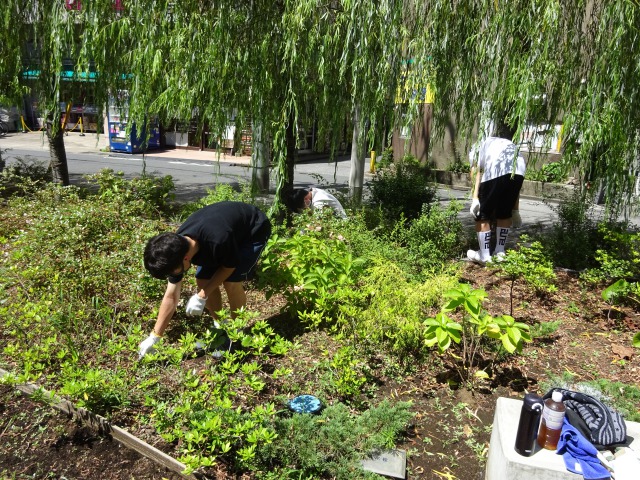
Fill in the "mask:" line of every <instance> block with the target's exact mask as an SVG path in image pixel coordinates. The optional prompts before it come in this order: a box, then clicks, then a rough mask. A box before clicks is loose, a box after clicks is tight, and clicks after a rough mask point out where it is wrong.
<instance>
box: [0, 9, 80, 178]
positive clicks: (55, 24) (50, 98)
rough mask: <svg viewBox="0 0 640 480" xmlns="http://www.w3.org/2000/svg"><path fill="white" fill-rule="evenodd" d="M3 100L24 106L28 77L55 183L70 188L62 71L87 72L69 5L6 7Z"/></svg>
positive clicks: (0, 78)
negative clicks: (39, 116) (80, 62)
mask: <svg viewBox="0 0 640 480" xmlns="http://www.w3.org/2000/svg"><path fill="white" fill-rule="evenodd" d="M2 10H3V11H2V23H3V30H2V31H3V32H4V33H3V35H2V42H0V43H2V46H1V47H0V67H1V68H0V70H1V72H2V73H0V87H2V93H1V94H0V96H2V97H4V98H5V100H8V101H12V102H13V103H15V104H20V103H21V101H22V98H21V97H22V95H23V94H25V93H27V89H26V88H25V87H24V83H23V80H24V77H25V76H26V72H29V73H28V77H29V83H28V86H29V87H30V88H31V90H32V92H31V93H32V94H33V95H34V97H35V98H36V99H37V102H38V110H39V113H40V115H41V117H42V118H43V121H44V123H45V125H44V127H45V129H46V135H47V140H48V142H49V150H50V152H51V167H52V173H53V179H54V181H55V182H58V183H61V184H64V185H68V184H69V172H68V168H67V158H66V153H65V149H64V139H63V134H64V132H63V130H62V129H61V128H60V121H61V114H62V112H61V108H60V102H61V101H63V100H64V99H62V98H61V95H60V93H61V89H62V88H61V87H62V82H63V81H64V80H65V78H66V77H65V75H64V73H63V72H65V71H71V72H78V71H80V70H82V69H84V68H83V67H81V66H80V65H79V64H78V63H77V62H76V59H78V58H79V51H80V49H82V48H83V41H82V34H81V30H80V29H79V26H80V25H79V23H78V22H77V19H78V17H77V15H76V13H77V12H75V11H73V10H71V9H68V8H67V4H66V3H65V2H64V1H54V2H42V1H36V0H21V1H14V0H8V1H7V2H5V3H4V4H3V7H2Z"/></svg>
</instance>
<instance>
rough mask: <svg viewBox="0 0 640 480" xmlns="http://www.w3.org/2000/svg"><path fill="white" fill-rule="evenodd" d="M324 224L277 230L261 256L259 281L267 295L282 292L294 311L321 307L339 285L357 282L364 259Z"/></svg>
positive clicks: (289, 306) (290, 309)
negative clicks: (327, 233)
mask: <svg viewBox="0 0 640 480" xmlns="http://www.w3.org/2000/svg"><path fill="white" fill-rule="evenodd" d="M322 230H323V227H322V226H321V225H311V226H310V228H309V229H308V230H301V231H298V230H294V231H293V234H292V235H291V236H286V234H285V235H282V234H278V233H274V234H273V235H272V236H271V238H270V239H269V242H268V243H267V246H266V247H265V250H264V252H263V253H262V256H261V274H260V285H261V286H262V287H263V288H265V290H266V295H267V298H270V297H271V296H272V295H273V294H274V293H281V294H282V295H284V297H285V299H286V300H287V309H288V310H289V311H290V312H291V313H293V314H296V313H299V312H305V311H310V310H314V309H316V308H318V303H319V302H323V301H324V297H326V296H327V295H330V294H331V293H332V292H335V291H336V289H337V288H339V287H350V286H352V285H354V283H355V281H356V278H357V276H358V273H359V272H360V271H361V269H362V264H363V260H362V259H358V258H354V257H353V255H352V254H351V253H350V252H349V249H348V248H347V246H346V245H345V242H344V239H343V238H342V237H341V236H339V235H338V236H336V237H333V238H329V237H326V236H324V234H323V233H322Z"/></svg>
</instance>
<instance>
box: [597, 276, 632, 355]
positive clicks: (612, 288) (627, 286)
mask: <svg viewBox="0 0 640 480" xmlns="http://www.w3.org/2000/svg"><path fill="white" fill-rule="evenodd" d="M602 298H603V299H604V300H605V301H606V302H607V303H609V305H610V307H612V306H613V305H614V304H615V303H617V302H620V301H624V300H628V301H632V302H634V303H635V304H636V305H638V304H640V284H638V282H632V283H629V282H627V281H626V280H625V279H620V280H618V281H617V282H615V283H612V284H611V285H609V286H608V287H607V288H605V289H604V290H603V291H602ZM610 313H611V308H610V309H609V314H610ZM632 344H633V346H634V347H636V348H640V332H637V333H636V334H635V335H634V336H633V339H632Z"/></svg>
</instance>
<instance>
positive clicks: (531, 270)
mask: <svg viewBox="0 0 640 480" xmlns="http://www.w3.org/2000/svg"><path fill="white" fill-rule="evenodd" d="M528 240H529V237H528V236H527V235H522V236H521V237H520V242H521V243H520V244H519V245H518V248H517V249H513V250H508V251H507V252H506V255H505V256H504V257H503V259H502V260H501V261H500V262H494V263H493V264H494V265H495V266H496V268H497V269H498V271H499V275H501V276H503V277H506V278H508V279H509V280H510V281H511V288H510V290H509V298H510V303H511V310H510V312H511V315H513V288H514V285H515V282H516V281H517V280H518V279H522V280H523V281H524V282H525V283H526V284H527V285H528V286H530V287H532V288H533V289H534V291H535V292H536V294H537V295H547V294H550V293H553V292H555V291H556V290H557V288H556V286H555V284H554V283H553V282H554V281H555V278H556V274H555V273H554V271H553V264H552V263H551V261H550V260H549V259H548V258H547V256H546V254H545V251H544V247H543V246H542V244H541V243H540V242H537V241H535V242H531V243H530V244H529V245H527V244H526V243H527V242H528Z"/></svg>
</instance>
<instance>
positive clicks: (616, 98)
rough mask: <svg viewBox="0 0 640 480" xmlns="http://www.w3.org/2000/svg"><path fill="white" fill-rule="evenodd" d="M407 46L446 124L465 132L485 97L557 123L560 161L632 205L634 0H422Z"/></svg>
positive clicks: (519, 125) (638, 142) (517, 113)
mask: <svg viewBox="0 0 640 480" xmlns="http://www.w3.org/2000/svg"><path fill="white" fill-rule="evenodd" d="M416 8H417V11H416V13H417V15H418V17H419V18H421V21H422V22H423V25H424V28H423V29H422V34H421V35H420V36H419V37H416V39H415V41H414V42H412V43H411V45H410V54H411V55H412V56H413V57H415V58H418V59H420V60H421V66H422V68H423V69H424V70H425V72H428V74H429V75H430V76H431V82H432V85H433V86H434V88H435V90H436V96H435V105H434V112H435V115H436V117H437V119H438V120H439V121H438V122H437V124H438V125H439V126H440V127H441V128H443V127H444V125H445V124H446V119H447V118H448V117H449V116H453V117H454V118H456V119H457V123H458V124H459V125H460V126H461V129H462V130H463V131H466V133H467V134H470V132H471V130H472V128H473V127H474V125H477V123H478V120H479V119H480V118H481V117H482V116H483V111H482V108H483V102H490V104H491V106H492V110H493V111H494V112H496V111H498V112H505V111H506V112H508V115H507V118H506V119H505V120H506V123H508V124H511V125H512V126H514V127H515V128H516V130H517V132H518V133H519V132H521V131H522V130H523V129H524V128H525V127H526V125H527V123H529V122H532V123H537V124H548V125H555V124H556V123H562V124H563V144H564V151H563V153H564V155H563V158H564V161H565V162H566V164H567V166H568V167H569V168H572V169H576V170H577V171H578V172H580V174H581V176H582V177H590V178H594V177H598V176H599V177H600V178H601V179H602V180H604V181H605V185H606V189H607V193H608V199H609V201H610V204H611V206H612V207H614V208H615V207H624V206H628V205H630V203H631V202H632V201H633V199H634V184H635V181H636V179H637V177H638V173H639V170H640V168H639V167H640V165H639V161H640V160H639V152H640V108H639V101H640V68H639V67H638V54H637V52H638V51H640V31H639V29H640V6H639V4H638V1H637V0H553V1H549V0H509V1H506V0H455V1H451V0H426V1H424V2H419V3H418V2H416Z"/></svg>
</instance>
